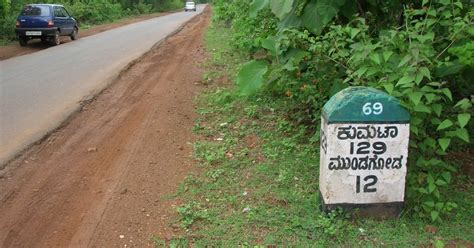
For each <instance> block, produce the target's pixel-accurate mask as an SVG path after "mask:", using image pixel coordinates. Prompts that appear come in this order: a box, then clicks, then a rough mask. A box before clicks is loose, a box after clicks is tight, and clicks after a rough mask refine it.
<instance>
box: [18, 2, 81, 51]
mask: <svg viewBox="0 0 474 248" xmlns="http://www.w3.org/2000/svg"><path fill="white" fill-rule="evenodd" d="M15 32H16V35H17V37H18V41H19V42H20V45H21V46H26V45H27V44H28V41H29V40H31V39H41V41H43V42H48V41H49V42H50V43H51V44H52V45H59V44H60V43H61V40H60V39H59V37H60V36H70V37H71V39H72V40H75V39H77V34H78V32H79V25H78V23H77V21H76V20H75V19H74V18H73V17H72V16H71V15H70V14H69V12H68V11H67V10H66V9H65V8H64V6H62V5H58V4H29V5H26V6H25V7H24V8H23V10H22V11H21V13H20V15H19V16H18V18H17V21H16V29H15Z"/></svg>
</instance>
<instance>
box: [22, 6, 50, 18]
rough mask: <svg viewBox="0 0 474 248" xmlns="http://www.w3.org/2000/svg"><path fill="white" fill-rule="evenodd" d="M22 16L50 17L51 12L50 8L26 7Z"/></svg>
mask: <svg viewBox="0 0 474 248" xmlns="http://www.w3.org/2000/svg"><path fill="white" fill-rule="evenodd" d="M21 15H22V16H50V15H51V12H50V10H49V7H48V6H38V5H36V6H26V7H25V8H24V9H23V10H22V11H21Z"/></svg>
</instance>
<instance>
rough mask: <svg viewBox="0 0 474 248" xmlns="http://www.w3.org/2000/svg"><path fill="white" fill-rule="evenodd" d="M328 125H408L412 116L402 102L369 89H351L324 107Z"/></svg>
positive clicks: (339, 93)
mask: <svg viewBox="0 0 474 248" xmlns="http://www.w3.org/2000/svg"><path fill="white" fill-rule="evenodd" d="M323 118H325V119H326V121H327V122H328V123H371V122H373V123H408V122H409V121H410V114H409V113H408V111H407V110H406V109H405V108H403V107H402V106H401V105H400V101H399V100H398V99H397V98H395V97H392V96H390V95H388V94H387V93H385V92H383V91H380V90H376V89H374V88H369V87H362V86H357V87H349V88H346V89H344V90H341V91H340V92H338V93H337V94H335V95H334V96H332V97H331V99H329V101H328V102H327V103H326V104H325V105H324V108H323Z"/></svg>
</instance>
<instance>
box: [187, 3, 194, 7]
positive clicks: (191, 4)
mask: <svg viewBox="0 0 474 248" xmlns="http://www.w3.org/2000/svg"><path fill="white" fill-rule="evenodd" d="M186 5H190V6H193V5H194V2H187V3H186Z"/></svg>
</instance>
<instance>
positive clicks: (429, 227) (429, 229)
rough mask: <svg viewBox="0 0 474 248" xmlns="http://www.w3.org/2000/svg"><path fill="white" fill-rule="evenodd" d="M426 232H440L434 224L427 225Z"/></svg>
mask: <svg viewBox="0 0 474 248" xmlns="http://www.w3.org/2000/svg"><path fill="white" fill-rule="evenodd" d="M425 232H427V233H431V234H435V233H437V232H438V228H437V227H435V226H432V225H427V226H425Z"/></svg>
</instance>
